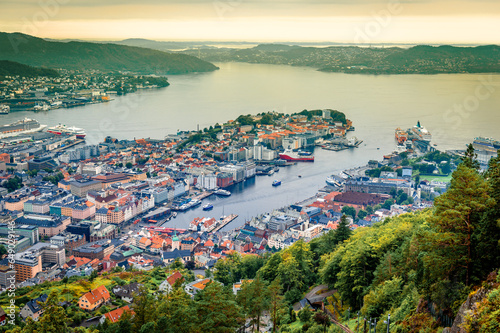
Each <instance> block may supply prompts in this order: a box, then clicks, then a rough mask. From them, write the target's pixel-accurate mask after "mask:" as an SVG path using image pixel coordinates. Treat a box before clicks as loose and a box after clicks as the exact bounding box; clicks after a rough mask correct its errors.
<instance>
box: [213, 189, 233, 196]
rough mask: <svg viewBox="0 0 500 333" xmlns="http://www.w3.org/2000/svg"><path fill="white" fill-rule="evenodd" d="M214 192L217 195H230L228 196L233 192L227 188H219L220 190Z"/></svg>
mask: <svg viewBox="0 0 500 333" xmlns="http://www.w3.org/2000/svg"><path fill="white" fill-rule="evenodd" d="M214 194H216V195H222V196H224V197H228V196H230V195H231V192H229V191H227V190H223V189H219V190H217V191H215V192H214Z"/></svg>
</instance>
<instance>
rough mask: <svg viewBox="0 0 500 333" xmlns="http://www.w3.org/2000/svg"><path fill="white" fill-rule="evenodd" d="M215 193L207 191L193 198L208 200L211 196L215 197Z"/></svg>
mask: <svg viewBox="0 0 500 333" xmlns="http://www.w3.org/2000/svg"><path fill="white" fill-rule="evenodd" d="M213 194H214V192H211V191H205V192H203V193H201V194H198V195H197V196H195V197H193V199H197V200H203V199H206V198H208V197H209V196H211V195H213Z"/></svg>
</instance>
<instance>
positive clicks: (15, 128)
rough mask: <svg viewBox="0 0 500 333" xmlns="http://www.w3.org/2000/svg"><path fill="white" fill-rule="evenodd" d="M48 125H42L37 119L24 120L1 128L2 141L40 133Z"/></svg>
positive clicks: (0, 136) (0, 137)
mask: <svg viewBox="0 0 500 333" xmlns="http://www.w3.org/2000/svg"><path fill="white" fill-rule="evenodd" d="M45 127H47V125H40V123H39V122H38V121H36V120H35V119H30V118H24V119H23V120H18V121H16V122H15V123H12V124H7V125H3V126H0V139H3V138H8V137H12V136H17V135H21V134H29V133H35V132H40V131H41V130H43V129H44V128H45Z"/></svg>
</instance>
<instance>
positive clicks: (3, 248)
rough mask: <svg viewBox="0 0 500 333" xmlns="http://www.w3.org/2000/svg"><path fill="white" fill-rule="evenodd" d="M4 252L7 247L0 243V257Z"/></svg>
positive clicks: (5, 252)
mask: <svg viewBox="0 0 500 333" xmlns="http://www.w3.org/2000/svg"><path fill="white" fill-rule="evenodd" d="M4 254H7V249H6V248H5V246H3V244H0V257H3V255H4Z"/></svg>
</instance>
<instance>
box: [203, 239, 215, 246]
mask: <svg viewBox="0 0 500 333" xmlns="http://www.w3.org/2000/svg"><path fill="white" fill-rule="evenodd" d="M205 246H206V247H210V246H214V242H212V241H211V240H210V239H209V240H207V241H206V242H205Z"/></svg>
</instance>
